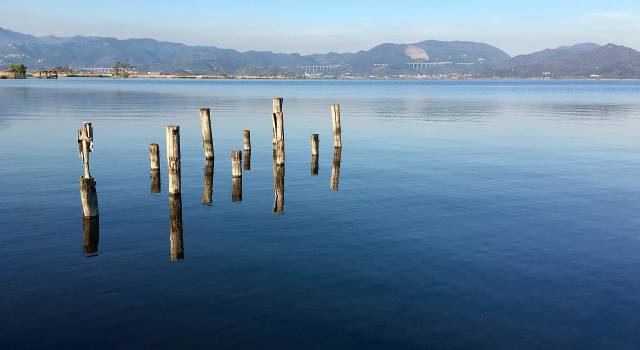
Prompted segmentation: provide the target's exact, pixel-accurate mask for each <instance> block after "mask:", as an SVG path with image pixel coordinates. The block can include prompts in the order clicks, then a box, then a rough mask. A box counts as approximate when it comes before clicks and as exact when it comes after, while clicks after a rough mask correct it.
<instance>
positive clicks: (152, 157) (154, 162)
mask: <svg viewBox="0 0 640 350" xmlns="http://www.w3.org/2000/svg"><path fill="white" fill-rule="evenodd" d="M149 163H150V165H151V170H157V169H160V145H158V144H157V143H152V144H150V145H149Z"/></svg>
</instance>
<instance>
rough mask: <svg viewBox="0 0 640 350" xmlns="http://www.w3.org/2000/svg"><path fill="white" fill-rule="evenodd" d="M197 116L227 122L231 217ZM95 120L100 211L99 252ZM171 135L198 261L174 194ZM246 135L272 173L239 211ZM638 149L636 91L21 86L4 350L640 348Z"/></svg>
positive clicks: (255, 176)
mask: <svg viewBox="0 0 640 350" xmlns="http://www.w3.org/2000/svg"><path fill="white" fill-rule="evenodd" d="M275 96H282V97H284V99H285V100H284V111H285V117H284V118H285V131H286V140H287V143H286V172H285V173H284V179H283V181H284V202H283V204H282V208H281V209H282V213H281V214H282V215H275V214H274V200H275V199H276V195H278V193H277V192H274V171H273V163H272V149H271V120H270V112H271V99H272V98H273V97H275ZM335 102H339V103H340V104H341V107H342V127H343V144H344V147H343V150H342V152H341V155H340V156H341V162H340V169H339V174H335V170H337V169H335V166H334V162H333V158H334V155H333V152H334V150H333V146H332V144H331V115H330V110H329V105H330V104H331V103H335ZM200 107H211V109H212V120H213V129H214V131H213V137H214V146H215V154H216V160H215V165H214V171H213V196H212V197H213V200H212V204H211V205H203V204H202V196H203V185H204V184H205V176H204V175H205V171H204V170H203V169H204V160H203V152H202V147H201V140H200V131H199V120H198V112H197V110H198V108H200ZM83 121H91V122H93V126H94V137H95V139H94V140H95V150H94V152H93V153H92V154H91V157H92V160H91V161H92V165H91V167H92V174H93V176H94V177H95V178H96V181H97V189H98V196H99V203H100V220H99V226H98V227H99V232H95V230H96V228H95V227H93V231H92V232H88V231H89V230H88V229H89V227H88V226H87V227H86V229H87V234H85V233H84V232H83V220H82V215H81V207H80V200H79V190H78V179H79V177H80V176H81V175H82V164H81V161H80V159H79V158H78V154H77V145H76V130H77V129H78V128H79V126H80V124H81V123H82V122H83ZM174 123H175V124H179V125H180V127H181V136H182V144H181V146H182V174H183V178H182V186H183V191H182V218H183V236H182V248H183V250H182V254H181V256H176V254H175V252H174V251H172V250H171V241H170V234H169V229H170V222H169V220H170V203H169V196H168V194H167V188H166V184H167V177H166V176H167V174H166V161H165V156H166V154H165V150H166V147H165V131H164V126H166V125H169V124H174ZM243 129H250V130H251V137H252V145H253V150H252V154H251V164H250V166H251V170H250V171H245V172H244V176H243V183H242V190H243V193H242V201H239V202H238V201H237V202H232V179H231V169H230V161H229V153H230V151H231V150H234V149H240V148H241V147H242V130H243ZM311 133H319V134H320V157H319V162H318V166H319V171H318V175H317V176H312V174H311V154H310V135H311ZM639 134H640V82H633V81H629V82H605V81H602V82H572V81H563V82H555V81H550V82H517V81H515V82H509V81H497V82H395V81H393V82H376V81H199V80H198V81H178V80H168V81H145V80H106V79H105V80H71V79H60V80H53V81H38V80H26V81H6V80H4V81H1V82H0V163H1V164H2V165H1V166H0V198H1V199H0V221H1V222H2V226H1V228H0V266H2V267H0V283H1V286H2V287H1V288H0V348H2V349H29V348H65V349H74V348H78V349H87V348H92V349H102V348H105V349H111V348H131V349H136V348H150V349H158V348H171V349H176V348H186V347H202V348H236V349H283V348H295V349H312V348H323V349H342V348H345V349H353V348H361V349H376V348H379V349H390V348H398V349H412V348H414V349H425V348H470V347H475V348H487V349H491V348H504V349H542V348H547V349H568V348H580V349H586V348H593V349H613V348H616V349H638V348H640V334H639V333H638V329H640V274H639V272H640V230H639V227H640V216H639V215H638V213H640V181H639V180H638V179H639V177H638V174H640V138H639V136H638V135H639ZM154 142H155V143H159V144H160V147H161V159H162V163H161V165H162V170H161V193H159V194H152V193H151V182H150V173H149V162H148V151H147V147H148V144H149V143H154ZM332 168H334V169H332ZM332 170H334V174H333V175H332ZM336 175H338V176H339V183H338V188H337V191H336V188H333V191H332V188H331V184H332V177H335V176H336ZM334 180H335V179H334ZM182 255H183V259H179V258H181V257H182Z"/></svg>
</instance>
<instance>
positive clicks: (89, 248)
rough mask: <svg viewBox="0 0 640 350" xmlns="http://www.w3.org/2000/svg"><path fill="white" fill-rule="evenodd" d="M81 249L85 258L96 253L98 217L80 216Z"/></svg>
mask: <svg viewBox="0 0 640 350" xmlns="http://www.w3.org/2000/svg"><path fill="white" fill-rule="evenodd" d="M82 234H83V237H82V251H83V252H84V255H85V256H86V257H87V258H90V257H93V256H97V255H98V243H99V242H100V218H99V217H95V218H82Z"/></svg>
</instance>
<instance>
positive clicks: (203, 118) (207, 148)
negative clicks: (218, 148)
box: [200, 108, 213, 160]
mask: <svg viewBox="0 0 640 350" xmlns="http://www.w3.org/2000/svg"><path fill="white" fill-rule="evenodd" d="M200 129H201V130H202V148H204V159H205V160H208V159H213V137H212V136H211V115H210V110H209V108H200Z"/></svg>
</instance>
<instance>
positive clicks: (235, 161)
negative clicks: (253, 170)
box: [231, 151, 242, 177]
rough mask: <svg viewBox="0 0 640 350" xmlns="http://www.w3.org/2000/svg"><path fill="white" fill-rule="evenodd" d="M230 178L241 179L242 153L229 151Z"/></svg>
mask: <svg viewBox="0 0 640 350" xmlns="http://www.w3.org/2000/svg"><path fill="white" fill-rule="evenodd" d="M231 177H242V152H240V151H231Z"/></svg>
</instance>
